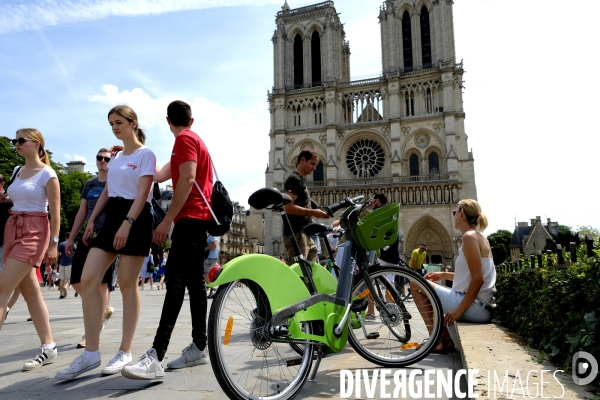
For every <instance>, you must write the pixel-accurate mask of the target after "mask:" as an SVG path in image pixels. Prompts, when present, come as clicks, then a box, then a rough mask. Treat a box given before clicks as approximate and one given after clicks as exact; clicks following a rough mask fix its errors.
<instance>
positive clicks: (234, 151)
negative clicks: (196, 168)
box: [90, 85, 269, 205]
mask: <svg viewBox="0 0 600 400" xmlns="http://www.w3.org/2000/svg"><path fill="white" fill-rule="evenodd" d="M102 92H103V93H102V94H97V95H93V96H91V97H90V100H91V101H94V102H100V103H104V104H107V106H109V107H112V106H115V105H117V104H127V105H129V106H130V107H131V108H133V109H134V111H135V112H136V114H137V115H138V118H139V123H140V127H141V128H142V129H145V130H146V133H147V143H146V144H147V145H148V147H150V148H151V149H152V150H153V151H154V152H155V153H156V156H157V162H158V164H159V165H163V164H165V163H166V162H167V161H169V158H170V155H171V148H172V146H173V141H174V139H173V135H172V134H171V132H170V131H169V129H168V125H167V122H166V120H165V116H166V112H167V106H168V104H169V103H170V102H171V101H173V100H176V99H181V100H184V101H186V102H187V103H189V104H190V106H191V107H192V114H193V117H194V124H193V126H192V129H193V130H194V132H196V133H198V134H199V135H200V137H201V138H202V140H203V141H204V143H205V144H206V146H207V148H208V150H209V152H210V154H211V157H212V159H213V162H214V163H215V167H216V169H217V172H218V173H219V178H220V179H221V180H222V181H223V183H224V184H225V186H226V187H227V190H228V191H230V192H231V196H230V197H231V198H232V199H233V200H235V201H239V202H240V204H242V205H247V203H246V202H247V200H248V197H249V196H250V194H252V193H253V192H254V191H255V190H257V189H259V188H261V187H264V171H265V168H266V160H267V159H268V152H269V137H268V132H269V113H268V111H267V109H266V105H264V112H263V113H260V114H258V113H236V112H232V111H230V110H229V109H227V108H226V107H224V106H222V105H221V104H218V103H215V102H213V101H211V100H209V99H206V98H202V97H196V98H194V99H187V98H185V97H183V96H176V95H172V96H168V97H159V98H153V97H152V96H151V95H149V94H148V93H146V92H145V91H144V90H143V89H141V88H135V89H131V90H122V91H119V88H118V87H117V86H114V85H104V86H103V87H102ZM254 108H255V107H253V106H252V105H251V104H250V105H248V109H250V110H252V109H254ZM107 111H108V108H107Z"/></svg>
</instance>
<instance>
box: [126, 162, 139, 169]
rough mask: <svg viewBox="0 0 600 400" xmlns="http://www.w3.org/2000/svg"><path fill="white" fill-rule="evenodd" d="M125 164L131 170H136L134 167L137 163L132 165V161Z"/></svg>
mask: <svg viewBox="0 0 600 400" xmlns="http://www.w3.org/2000/svg"><path fill="white" fill-rule="evenodd" d="M127 166H128V167H131V169H132V170H134V171H135V170H136V168H137V165H134V164H132V163H127Z"/></svg>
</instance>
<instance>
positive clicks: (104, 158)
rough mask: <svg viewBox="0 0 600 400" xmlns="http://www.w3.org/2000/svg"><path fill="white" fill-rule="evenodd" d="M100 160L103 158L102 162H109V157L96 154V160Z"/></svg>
mask: <svg viewBox="0 0 600 400" xmlns="http://www.w3.org/2000/svg"><path fill="white" fill-rule="evenodd" d="M102 160H104V162H109V161H110V157H102V156H96V161H102Z"/></svg>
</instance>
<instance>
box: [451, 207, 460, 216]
mask: <svg viewBox="0 0 600 400" xmlns="http://www.w3.org/2000/svg"><path fill="white" fill-rule="evenodd" d="M460 210H461V209H460V208H459V209H458V210H454V211H452V215H456V213H457V212H459V211H460Z"/></svg>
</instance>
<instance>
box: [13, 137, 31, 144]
mask: <svg viewBox="0 0 600 400" xmlns="http://www.w3.org/2000/svg"><path fill="white" fill-rule="evenodd" d="M26 141H30V142H37V140H35V139H28V138H24V137H20V138H18V139H12V140H11V142H12V144H13V146H16V145H17V143H18V144H20V145H23V144H25V142H26Z"/></svg>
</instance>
